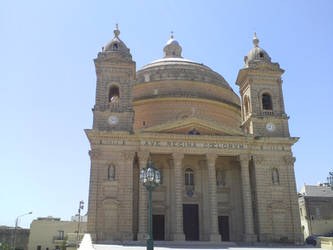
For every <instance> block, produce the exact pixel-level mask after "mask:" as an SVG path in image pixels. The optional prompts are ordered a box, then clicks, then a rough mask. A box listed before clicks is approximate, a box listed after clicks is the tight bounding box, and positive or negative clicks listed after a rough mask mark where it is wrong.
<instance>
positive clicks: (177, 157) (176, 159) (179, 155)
mask: <svg viewBox="0 0 333 250" xmlns="http://www.w3.org/2000/svg"><path fill="white" fill-rule="evenodd" d="M172 158H173V160H174V163H176V162H181V161H182V160H183V159H184V154H183V153H172Z"/></svg>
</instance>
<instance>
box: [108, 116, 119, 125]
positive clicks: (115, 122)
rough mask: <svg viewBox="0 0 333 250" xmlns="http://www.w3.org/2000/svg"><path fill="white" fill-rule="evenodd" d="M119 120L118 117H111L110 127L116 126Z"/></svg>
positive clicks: (109, 120)
mask: <svg viewBox="0 0 333 250" xmlns="http://www.w3.org/2000/svg"><path fill="white" fill-rule="evenodd" d="M118 121H119V119H118V117H117V116H110V117H109V119H108V122H109V123H110V125H116V124H117V123H118Z"/></svg>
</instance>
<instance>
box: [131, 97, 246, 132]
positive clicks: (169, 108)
mask: <svg viewBox="0 0 333 250" xmlns="http://www.w3.org/2000/svg"><path fill="white" fill-rule="evenodd" d="M133 107H134V110H135V120H134V129H140V128H143V127H151V126H154V125H158V124H163V123H166V122H169V121H175V120H180V119H184V118H187V117H191V116H194V117H199V118H202V119H206V120H210V121H215V122H219V123H222V124H223V125H225V126H228V127H239V126H240V109H238V108H235V107H233V106H230V105H226V104H223V103H218V102H214V101H211V102H210V101H208V100H201V99H190V98H160V99H150V100H143V101H137V102H134V103H133ZM152 107H153V108H152Z"/></svg>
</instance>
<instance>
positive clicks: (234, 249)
mask: <svg viewBox="0 0 333 250" xmlns="http://www.w3.org/2000/svg"><path fill="white" fill-rule="evenodd" d="M94 248H95V249H96V250H113V249H115V250H117V249H121V250H145V249H146V247H145V246H133V245H101V244H98V245H94ZM315 248H317V247H314V246H311V245H304V246H292V245H291V246H287V245H271V246H267V245H262V246H261V245H256V246H253V245H252V246H251V245H245V244H244V245H243V244H240V245H236V246H225V245H221V246H219V245H215V246H212V245H206V246H205V245H200V246H195V245H187V246H155V247H154V249H155V250H167V249H170V250H178V249H179V250H182V249H196V250H204V249H230V250H246V249H251V250H253V249H261V250H263V249H315ZM317 249H318V248H317Z"/></svg>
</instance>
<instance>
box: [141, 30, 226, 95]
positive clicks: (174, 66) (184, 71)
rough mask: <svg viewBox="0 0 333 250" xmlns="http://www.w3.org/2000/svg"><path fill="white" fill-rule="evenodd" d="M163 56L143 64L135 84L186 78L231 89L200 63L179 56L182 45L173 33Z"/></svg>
mask: <svg viewBox="0 0 333 250" xmlns="http://www.w3.org/2000/svg"><path fill="white" fill-rule="evenodd" d="M163 51H164V57H163V58H161V59H158V60H156V61H153V62H152V63H150V64H148V65H146V66H143V67H142V68H141V69H140V70H139V71H138V72H137V81H136V84H140V83H143V82H147V81H161V80H185V81H186V80H187V81H200V82H208V83H212V84H216V85H219V86H222V87H224V88H227V89H231V87H230V86H229V84H228V83H227V82H226V80H225V79H224V78H223V77H222V76H221V75H220V74H218V73H216V72H214V71H213V70H212V69H210V68H209V67H207V66H206V65H204V64H202V63H197V62H193V61H191V60H188V59H185V58H183V57H182V56H181V52H182V47H181V46H180V45H179V43H178V41H177V40H175V39H174V37H173V34H172V35H171V38H170V39H169V40H168V42H167V43H166V45H165V47H164V49H163Z"/></svg>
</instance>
